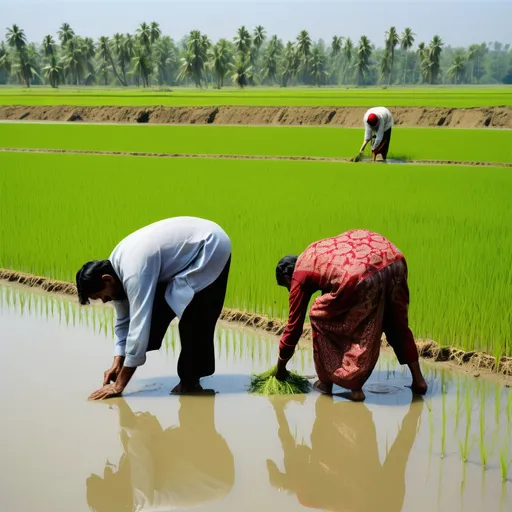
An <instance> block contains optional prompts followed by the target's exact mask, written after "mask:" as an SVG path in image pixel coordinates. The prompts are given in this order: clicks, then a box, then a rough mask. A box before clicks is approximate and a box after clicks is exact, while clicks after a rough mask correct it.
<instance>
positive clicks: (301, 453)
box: [267, 396, 423, 512]
mask: <svg viewBox="0 0 512 512" xmlns="http://www.w3.org/2000/svg"><path fill="white" fill-rule="evenodd" d="M416 400H417V401H418V402H419V403H416ZM273 405H274V409H275V412H276V416H277V421H278V424H279V438H280V440H281V444H282V447H283V451H284V467H285V472H284V473H281V472H280V471H279V469H278V468H277V466H276V464H275V463H274V462H273V461H270V460H268V461H267V467H268V472H269V479H270V483H271V484H272V485H273V486H274V487H277V488H280V489H285V490H287V491H290V492H293V493H294V494H296V496H297V499H298V500H299V502H300V503H301V504H302V505H303V506H305V507H310V508H315V509H321V510H326V511H333V512H334V511H342V510H343V511H346V510H350V511H353V512H355V511H365V512H367V511H370V510H371V511H374V510H379V509H380V508H382V506H383V505H385V508H386V510H389V511H396V512H399V511H400V510H402V506H403V502H404V496H405V467H406V465H407V459H408V458H409V453H410V451H411V448H412V445H413V443H414V438H415V436H416V429H417V425H418V420H419V418H420V417H421V413H422V410H423V400H422V399H421V397H420V398H418V399H415V400H414V401H413V403H411V406H410V408H409V411H408V412H407V414H406V415H405V417H404V419H403V421H402V428H401V429H400V431H399V433H398V436H397V438H396V440H395V442H394V443H393V446H392V447H391V449H390V450H389V453H388V454H387V456H386V460H385V462H384V464H383V465H381V464H380V459H379V451H378V446H377V436H376V431H375V425H374V423H373V419H372V414H371V412H370V411H369V410H368V408H367V407H366V406H365V405H363V404H355V403H348V402H338V403H334V402H333V400H332V398H328V397H325V396H320V397H318V399H317V401H316V420H315V424H314V427H313V431H312V433H311V448H309V447H308V446H305V445H298V444H297V443H296V442H295V439H294V438H293V436H292V434H291V432H290V428H289V426H288V422H287V420H286V416H285V413H284V406H285V403H284V402H283V401H277V400H276V401H274V402H273Z"/></svg>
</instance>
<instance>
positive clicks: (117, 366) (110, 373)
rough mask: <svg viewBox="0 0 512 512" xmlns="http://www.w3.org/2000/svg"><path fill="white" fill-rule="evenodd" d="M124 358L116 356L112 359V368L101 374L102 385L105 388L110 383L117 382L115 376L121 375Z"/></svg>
mask: <svg viewBox="0 0 512 512" xmlns="http://www.w3.org/2000/svg"><path fill="white" fill-rule="evenodd" d="M123 363H124V357H122V356H116V357H114V362H113V363H112V366H111V367H110V368H109V369H108V370H107V371H106V372H105V373H104V374H103V385H104V386H106V385H107V384H110V383H111V382H115V381H116V380H117V376H118V375H119V374H120V373H121V370H122V369H123Z"/></svg>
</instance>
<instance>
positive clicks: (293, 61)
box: [281, 41, 300, 87]
mask: <svg viewBox="0 0 512 512" xmlns="http://www.w3.org/2000/svg"><path fill="white" fill-rule="evenodd" d="M299 68H300V56H299V52H298V49H297V48H296V46H295V45H294V44H293V43H292V42H291V41H288V42H287V43H286V47H285V49H284V58H283V68H282V71H281V85H282V86H283V87H286V86H287V85H288V83H289V82H290V80H292V79H293V78H295V77H296V76H297V73H298V71H299Z"/></svg>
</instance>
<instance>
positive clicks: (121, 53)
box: [112, 33, 133, 85]
mask: <svg viewBox="0 0 512 512" xmlns="http://www.w3.org/2000/svg"><path fill="white" fill-rule="evenodd" d="M112 51H113V53H114V55H115V58H116V61H117V63H118V65H119V68H120V69H121V73H122V75H123V81H122V82H121V83H124V85H128V81H127V80H126V67H127V65H128V64H129V63H130V61H131V59H132V57H133V47H132V52H131V53H130V51H129V48H128V44H127V38H126V37H125V36H123V35H122V34H119V33H117V34H114V36H113V37H112Z"/></svg>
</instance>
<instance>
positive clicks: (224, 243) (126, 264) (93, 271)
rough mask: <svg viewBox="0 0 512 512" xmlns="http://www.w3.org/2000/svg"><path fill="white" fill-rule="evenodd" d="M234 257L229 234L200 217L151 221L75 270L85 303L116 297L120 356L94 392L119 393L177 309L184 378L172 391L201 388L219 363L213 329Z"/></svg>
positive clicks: (157, 346)
mask: <svg viewBox="0 0 512 512" xmlns="http://www.w3.org/2000/svg"><path fill="white" fill-rule="evenodd" d="M230 263H231V242H230V239H229V237H228V235H227V234H226V233H225V232H224V231H223V230H222V228H221V227H220V226H218V225H217V224H215V223H213V222H211V221H208V220H204V219H198V218H195V217H175V218H170V219H165V220H161V221H159V222H155V223H154V224H150V225H149V226H146V227H143V228H141V229H139V230H138V231H135V232H134V233H132V234H131V235H129V236H127V237H126V238H125V239H124V240H122V241H121V242H120V243H119V244H118V245H117V247H116V248H115V249H114V251H113V252H112V254H111V255H110V257H109V259H108V260H100V261H90V262H88V263H86V264H85V265H84V266H83V267H82V268H81V269H80V270H79V271H78V273H77V275H76V285H77V289H78V297H79V301H80V303H81V304H88V303H89V299H91V300H102V301H103V302H104V303H105V302H110V301H113V303H114V307H115V310H116V324H115V340H116V341H115V350H114V362H113V364H112V367H111V368H110V369H109V370H107V371H106V372H105V375H104V381H103V387H102V388H101V389H99V390H98V391H96V392H95V393H93V394H92V395H91V396H90V398H91V399H94V400H97V399H103V398H109V397H112V396H118V395H120V394H121V393H122V391H123V390H124V388H125V387H126V385H127V384H128V381H129V380H130V379H131V377H132V375H133V374H134V372H135V370H136V368H137V367H138V366H142V365H143V364H144V363H145V362H146V352H149V351H151V350H159V349H160V347H161V345H162V341H163V338H164V336H165V333H166V331H167V328H168V327H169V324H170V323H171V321H172V320H173V319H174V318H175V317H178V318H179V320H180V321H179V333H180V340H181V353H180V357H179V360H178V375H179V377H180V382H179V384H178V385H177V386H176V387H175V388H174V389H173V390H172V392H173V393H187V392H194V391H201V390H202V388H201V386H200V384H199V379H200V378H201V377H206V376H208V375H212V374H213V373H214V371H215V352H214V340H213V337H214V331H215V326H216V323H217V320H218V318H219V316H220V313H221V311H222V307H223V305H224V298H225V295H226V288H227V282H228V274H229V268H230ZM111 382H113V384H111Z"/></svg>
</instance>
